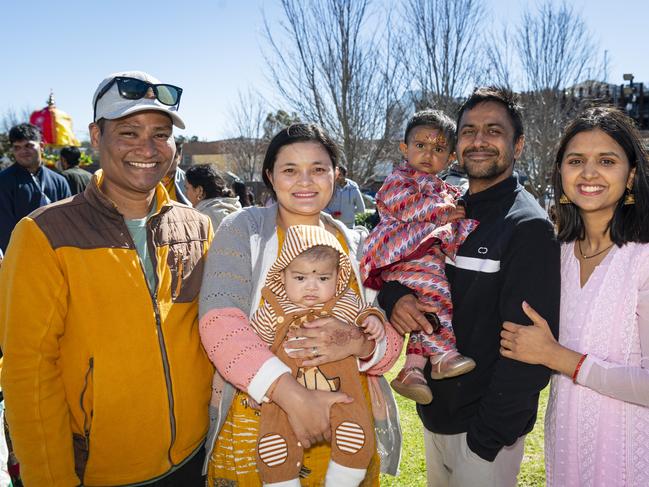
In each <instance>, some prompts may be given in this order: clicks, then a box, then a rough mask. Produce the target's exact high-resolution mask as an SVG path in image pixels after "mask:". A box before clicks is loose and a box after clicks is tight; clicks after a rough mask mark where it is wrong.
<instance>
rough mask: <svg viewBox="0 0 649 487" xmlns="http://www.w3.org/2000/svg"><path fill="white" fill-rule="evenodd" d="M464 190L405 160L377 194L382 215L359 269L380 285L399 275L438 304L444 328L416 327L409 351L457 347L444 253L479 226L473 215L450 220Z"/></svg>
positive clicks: (452, 251)
mask: <svg viewBox="0 0 649 487" xmlns="http://www.w3.org/2000/svg"><path fill="white" fill-rule="evenodd" d="M459 197H460V190H459V189H457V188H456V187H455V186H452V185H450V184H446V183H445V182H444V181H442V180H441V179H440V178H439V177H437V176H436V175H433V174H426V173H424V172H421V171H417V170H416V169H413V168H412V167H411V166H410V165H408V163H407V162H405V161H404V162H402V163H401V164H400V165H399V166H397V167H396V168H395V169H394V170H393V171H392V173H391V174H390V175H389V176H388V177H387V178H386V179H385V182H384V183H383V186H381V189H380V190H379V192H378V193H377V195H376V205H377V209H378V211H379V214H380V215H381V221H380V222H379V224H378V225H377V226H376V228H374V230H372V232H371V233H370V236H369V237H368V239H367V240H366V241H365V246H364V248H363V258H362V260H361V264H360V269H361V276H362V278H363V283H364V285H365V286H367V287H370V288H373V289H380V288H381V285H382V284H383V282H387V281H398V282H400V283H401V284H403V285H405V286H408V287H409V288H410V289H412V290H413V291H415V292H416V293H417V296H418V297H419V299H421V300H422V301H423V302H424V303H426V304H428V305H431V306H433V307H435V309H436V311H435V313H436V314H437V316H438V317H439V319H440V322H441V325H442V326H441V328H440V330H439V332H438V333H437V334H435V335H425V334H424V333H413V334H411V336H410V340H409V341H408V348H407V353H408V354H418V355H424V356H431V355H433V354H436V353H443V352H446V351H448V350H452V349H454V348H455V334H454V333H453V328H452V325H451V321H452V317H453V305H452V302H451V291H450V287H449V284H448V281H447V279H446V273H445V258H446V257H448V258H450V259H453V260H454V259H455V255H456V253H457V249H458V247H459V246H460V245H461V244H462V243H463V242H464V241H465V240H466V238H467V236H468V235H469V233H471V231H473V229H474V228H476V227H477V226H478V222H477V221H475V220H469V219H463V220H459V221H456V222H453V223H449V221H448V218H449V216H450V214H451V213H452V212H453V210H454V209H455V203H456V201H457V199H458V198H459Z"/></svg>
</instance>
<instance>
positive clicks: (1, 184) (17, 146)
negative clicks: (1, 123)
mask: <svg viewBox="0 0 649 487" xmlns="http://www.w3.org/2000/svg"><path fill="white" fill-rule="evenodd" d="M9 142H10V144H11V150H12V152H13V156H14V159H15V161H16V162H15V163H14V164H13V165H11V166H9V167H8V168H7V169H5V170H4V171H2V172H0V250H2V251H3V252H6V250H7V245H9V238H10V237H11V232H12V231H13V229H14V227H15V226H16V224H17V223H18V221H20V219H21V218H23V217H25V216H27V215H29V214H30V213H31V212H32V211H34V210H35V209H37V208H39V207H41V206H45V205H49V204H50V203H53V202H55V201H58V200H62V199H64V198H68V197H70V196H72V194H71V193H70V186H69V185H68V182H67V180H66V179H65V178H64V177H63V176H61V175H60V174H57V173H56V172H54V171H52V170H50V169H48V168H46V167H45V166H43V160H42V153H41V151H42V149H43V141H42V137H41V132H40V130H39V129H38V127H36V126H34V125H32V124H30V123H22V124H19V125H16V126H14V127H12V128H11V130H9Z"/></svg>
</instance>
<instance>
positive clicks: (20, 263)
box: [0, 218, 80, 487]
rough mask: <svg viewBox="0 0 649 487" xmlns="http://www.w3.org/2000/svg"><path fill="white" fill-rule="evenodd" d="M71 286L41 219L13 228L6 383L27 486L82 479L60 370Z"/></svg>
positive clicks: (6, 266)
mask: <svg viewBox="0 0 649 487" xmlns="http://www.w3.org/2000/svg"><path fill="white" fill-rule="evenodd" d="M67 300H68V286H67V283H66V281H65V278H64V274H63V270H62V266H61V265H60V262H59V260H58V258H57V255H56V253H55V252H54V250H53V249H52V248H51V246H50V244H49V242H48V240H47V238H46V237H45V235H44V234H43V232H42V231H41V230H40V228H38V226H37V225H36V223H35V222H34V221H33V220H31V219H29V218H25V219H23V220H22V221H21V222H20V223H19V224H18V225H17V226H16V228H15V229H14V232H13V234H12V237H11V242H10V244H9V248H8V250H7V255H6V257H5V260H4V262H3V263H2V268H1V269H0V338H1V340H2V351H3V353H4V367H3V370H2V387H3V390H4V397H5V403H6V415H7V421H8V423H9V429H10V434H11V438H12V440H13V445H14V450H15V453H16V456H17V457H18V459H19V461H20V467H21V474H22V478H23V481H24V482H25V485H27V486H31V485H42V486H45V485H47V486H51V487H59V486H61V487H69V486H76V485H79V484H80V482H79V478H78V477H77V475H76V473H75V469H74V453H73V447H72V431H71V428H70V415H69V410H68V405H67V402H66V399H65V393H64V389H63V382H62V380H61V371H60V369H59V367H58V365H57V362H58V358H59V353H60V352H59V345H58V343H59V339H60V337H61V336H62V335H63V333H64V323H65V316H66V312H67Z"/></svg>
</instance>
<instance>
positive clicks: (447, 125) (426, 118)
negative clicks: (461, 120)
mask: <svg viewBox="0 0 649 487" xmlns="http://www.w3.org/2000/svg"><path fill="white" fill-rule="evenodd" d="M415 127H431V128H434V129H437V130H440V131H441V132H442V133H443V134H444V137H446V140H447V141H448V146H449V150H450V151H451V152H453V151H454V150H455V140H456V128H455V122H454V121H453V119H452V118H451V117H449V116H448V115H446V114H445V113H444V112H442V111H441V110H432V109H426V110H421V111H419V112H417V113H415V114H414V115H413V116H412V117H411V118H410V120H408V125H406V133H405V135H404V137H403V141H404V142H405V143H406V144H407V143H408V137H409V136H410V132H412V131H413V130H414V129H415Z"/></svg>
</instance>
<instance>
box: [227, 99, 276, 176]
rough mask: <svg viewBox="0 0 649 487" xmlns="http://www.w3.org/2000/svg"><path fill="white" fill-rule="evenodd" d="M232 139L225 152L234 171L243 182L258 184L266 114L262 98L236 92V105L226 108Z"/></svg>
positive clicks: (266, 142) (262, 157)
mask: <svg viewBox="0 0 649 487" xmlns="http://www.w3.org/2000/svg"><path fill="white" fill-rule="evenodd" d="M229 115H230V121H231V129H230V130H231V132H232V138H231V139H230V140H229V141H228V142H227V146H226V147H227V152H228V153H229V154H230V156H231V158H232V165H233V169H234V171H235V172H236V173H237V174H238V175H239V176H240V177H242V178H244V179H245V180H246V181H255V180H261V166H262V162H263V159H264V152H265V151H266V146H267V144H268V141H267V140H266V139H265V138H264V135H265V130H264V128H265V127H264V122H265V121H266V117H267V116H268V111H267V109H266V107H265V106H264V104H263V102H262V98H261V97H260V96H259V95H257V94H256V93H254V92H252V91H248V92H246V93H243V92H240V93H239V99H238V102H237V104H236V105H233V106H232V107H231V108H230V113H229Z"/></svg>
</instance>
